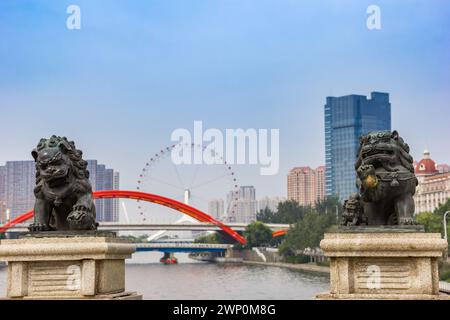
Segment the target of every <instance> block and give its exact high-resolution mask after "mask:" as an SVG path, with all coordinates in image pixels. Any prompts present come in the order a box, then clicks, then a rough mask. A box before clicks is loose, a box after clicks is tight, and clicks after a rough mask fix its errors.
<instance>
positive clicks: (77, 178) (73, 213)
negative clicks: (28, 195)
mask: <svg viewBox="0 0 450 320" xmlns="http://www.w3.org/2000/svg"><path fill="white" fill-rule="evenodd" d="M31 154H32V156H33V158H34V160H35V162H36V187H35V188H34V194H35V197H36V202H35V206H34V223H33V224H31V225H30V226H29V230H30V231H32V232H37V231H55V230H57V231H65V230H96V229H97V226H98V224H97V223H96V221H95V205H94V201H93V199H92V187H91V184H90V182H89V171H88V170H87V162H86V161H84V160H83V159H82V155H83V153H82V151H81V150H77V149H76V147H75V143H74V142H73V141H68V140H67V138H65V137H62V138H61V137H57V136H52V137H51V138H50V139H41V141H40V142H39V144H38V146H37V147H36V149H34V150H33V152H32V153H31Z"/></svg>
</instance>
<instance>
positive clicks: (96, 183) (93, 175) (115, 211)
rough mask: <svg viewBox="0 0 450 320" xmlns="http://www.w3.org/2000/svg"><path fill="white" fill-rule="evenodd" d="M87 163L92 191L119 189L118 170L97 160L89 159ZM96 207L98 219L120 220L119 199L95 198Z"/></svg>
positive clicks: (106, 220) (107, 220)
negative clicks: (108, 167) (107, 166)
mask: <svg viewBox="0 0 450 320" xmlns="http://www.w3.org/2000/svg"><path fill="white" fill-rule="evenodd" d="M87 163H88V170H89V180H90V182H91V184H92V189H93V190H92V191H99V190H118V189H119V185H120V181H119V173H118V172H115V171H114V170H113V169H107V168H106V166H105V165H104V164H99V163H98V161H97V160H87ZM95 208H96V213H97V221H105V222H118V221H119V212H120V208H119V201H118V200H117V199H97V200H95Z"/></svg>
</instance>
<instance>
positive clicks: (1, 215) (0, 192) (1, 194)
mask: <svg viewBox="0 0 450 320" xmlns="http://www.w3.org/2000/svg"><path fill="white" fill-rule="evenodd" d="M5 222H6V166H0V223H2V224H3V223H5Z"/></svg>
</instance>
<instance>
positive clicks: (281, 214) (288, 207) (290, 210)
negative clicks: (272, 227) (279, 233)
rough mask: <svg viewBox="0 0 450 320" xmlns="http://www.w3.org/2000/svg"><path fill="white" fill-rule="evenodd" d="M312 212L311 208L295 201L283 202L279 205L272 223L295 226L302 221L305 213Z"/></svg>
mask: <svg viewBox="0 0 450 320" xmlns="http://www.w3.org/2000/svg"><path fill="white" fill-rule="evenodd" d="M311 210H312V208H311V207H302V206H300V205H299V204H298V202H297V201H294V200H287V201H283V202H280V203H279V204H278V207H277V213H276V214H274V219H273V220H272V223H287V224H293V223H295V222H297V221H299V220H301V219H302V218H303V216H304V215H305V213H306V212H308V211H311Z"/></svg>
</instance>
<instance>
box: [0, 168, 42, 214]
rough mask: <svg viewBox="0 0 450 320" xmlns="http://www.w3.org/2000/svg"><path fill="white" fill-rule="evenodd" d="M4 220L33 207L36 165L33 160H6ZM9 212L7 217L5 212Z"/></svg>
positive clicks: (4, 169)
mask: <svg viewBox="0 0 450 320" xmlns="http://www.w3.org/2000/svg"><path fill="white" fill-rule="evenodd" d="M2 171H4V191H3V194H4V201H5V206H4V207H5V210H4V211H5V220H6V219H7V218H10V219H14V218H16V217H17V216H19V215H20V214H22V213H25V212H27V211H29V210H31V209H33V207H34V199H35V198H34V187H35V182H36V165H35V162H34V161H28V160H24V161H8V162H6V164H5V166H4V168H3V169H2ZM7 212H9V217H6V213H7Z"/></svg>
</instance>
